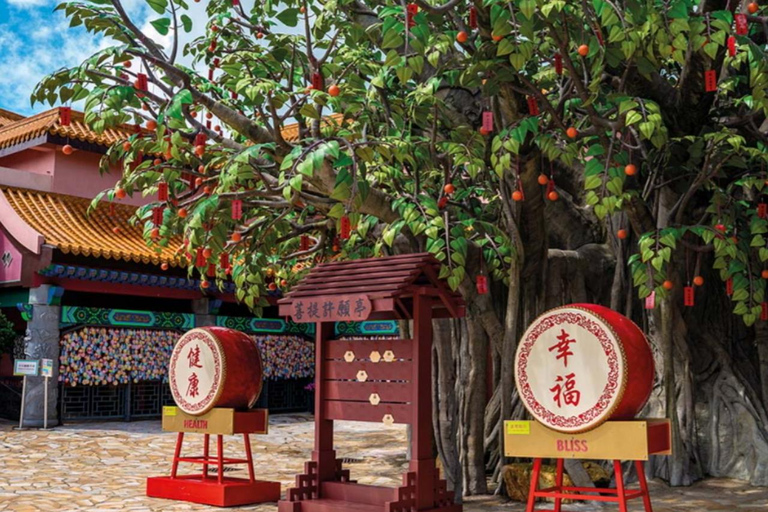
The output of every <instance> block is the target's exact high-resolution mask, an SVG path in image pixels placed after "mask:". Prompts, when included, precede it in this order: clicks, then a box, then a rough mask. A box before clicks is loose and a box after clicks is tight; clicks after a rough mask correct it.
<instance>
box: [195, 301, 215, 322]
mask: <svg viewBox="0 0 768 512" xmlns="http://www.w3.org/2000/svg"><path fill="white" fill-rule="evenodd" d="M209 308H210V305H209V303H208V299H195V300H193V301H192V312H193V313H194V314H195V327H205V326H206V325H216V315H212V314H211V313H210V309H209Z"/></svg>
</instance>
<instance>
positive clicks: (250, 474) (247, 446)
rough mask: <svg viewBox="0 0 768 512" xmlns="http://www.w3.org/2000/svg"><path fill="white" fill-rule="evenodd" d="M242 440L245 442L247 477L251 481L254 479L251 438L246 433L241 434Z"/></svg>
mask: <svg viewBox="0 0 768 512" xmlns="http://www.w3.org/2000/svg"><path fill="white" fill-rule="evenodd" d="M243 441H244V442H245V459H246V460H247V461H248V477H249V478H250V479H251V482H254V481H255V480H256V477H255V475H254V474H253V454H252V453H251V438H250V436H248V434H243Z"/></svg>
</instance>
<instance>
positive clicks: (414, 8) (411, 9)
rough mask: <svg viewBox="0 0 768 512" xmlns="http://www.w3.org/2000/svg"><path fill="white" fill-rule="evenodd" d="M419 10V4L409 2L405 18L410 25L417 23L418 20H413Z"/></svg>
mask: <svg viewBox="0 0 768 512" xmlns="http://www.w3.org/2000/svg"><path fill="white" fill-rule="evenodd" d="M418 12H419V6H418V5H416V4H408V5H407V6H406V8H405V20H406V22H407V23H408V27H409V28H410V27H412V26H414V25H416V22H415V21H414V20H413V18H415V17H416V14H418Z"/></svg>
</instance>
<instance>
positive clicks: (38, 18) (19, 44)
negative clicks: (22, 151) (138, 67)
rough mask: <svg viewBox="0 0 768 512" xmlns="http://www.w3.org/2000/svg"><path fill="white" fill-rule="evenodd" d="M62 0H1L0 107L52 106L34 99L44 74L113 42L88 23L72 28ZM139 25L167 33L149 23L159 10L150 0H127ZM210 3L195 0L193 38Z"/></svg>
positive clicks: (39, 108)
mask: <svg viewBox="0 0 768 512" xmlns="http://www.w3.org/2000/svg"><path fill="white" fill-rule="evenodd" d="M59 3H60V2H59V1H56V0H53V1H52V0H0V108H4V109H6V110H10V111H12V112H17V113H19V114H24V115H30V114H33V113H37V112H42V111H44V110H47V109H49V108H50V106H48V105H41V104H39V103H38V104H36V105H35V106H34V107H32V106H31V105H30V101H29V97H30V95H31V93H32V91H33V90H34V88H35V86H36V85H37V83H38V82H39V81H40V79H42V78H43V77H44V76H46V75H48V74H50V73H52V72H54V71H56V70H58V69H60V68H62V67H70V66H74V65H77V64H80V63H81V62H82V61H84V60H85V59H86V58H88V57H89V56H90V55H91V54H93V53H94V52H95V51H97V50H99V49H100V48H102V47H105V46H109V45H110V44H111V43H110V42H109V41H103V40H101V39H100V38H99V37H98V36H96V35H94V34H89V33H88V32H86V31H85V29H84V28H83V26H82V25H81V26H79V27H75V28H70V27H69V21H68V20H67V19H66V17H65V16H64V14H63V12H61V11H57V12H54V9H55V7H56V6H57V5H58V4H59ZM123 5H124V6H125V8H126V10H127V11H128V13H129V14H130V15H131V18H132V19H133V20H134V22H135V23H136V25H138V26H140V27H143V28H144V29H145V31H146V33H148V34H149V35H150V36H153V38H154V39H156V40H158V39H160V40H161V39H162V38H161V37H160V36H159V35H158V34H157V32H155V31H154V29H153V28H152V26H151V25H150V24H149V21H150V20H153V19H156V18H158V17H159V16H158V15H157V13H155V12H154V11H152V10H151V9H150V8H149V7H148V6H147V4H146V2H145V1H144V0H123ZM203 5H204V4H202V3H199V4H196V3H192V7H191V10H190V12H189V15H190V17H191V18H192V19H193V21H194V22H195V29H196V30H193V32H192V34H189V35H185V37H184V39H185V40H189V39H191V38H192V37H193V36H196V32H197V29H199V28H201V27H203V26H204V22H205V15H204V6H203Z"/></svg>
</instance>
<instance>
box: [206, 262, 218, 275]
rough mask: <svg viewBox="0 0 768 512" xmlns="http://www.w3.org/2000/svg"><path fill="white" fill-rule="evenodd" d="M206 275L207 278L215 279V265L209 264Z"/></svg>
mask: <svg viewBox="0 0 768 512" xmlns="http://www.w3.org/2000/svg"><path fill="white" fill-rule="evenodd" d="M206 274H208V277H216V265H214V264H213V263H209V264H208V272H206Z"/></svg>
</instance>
